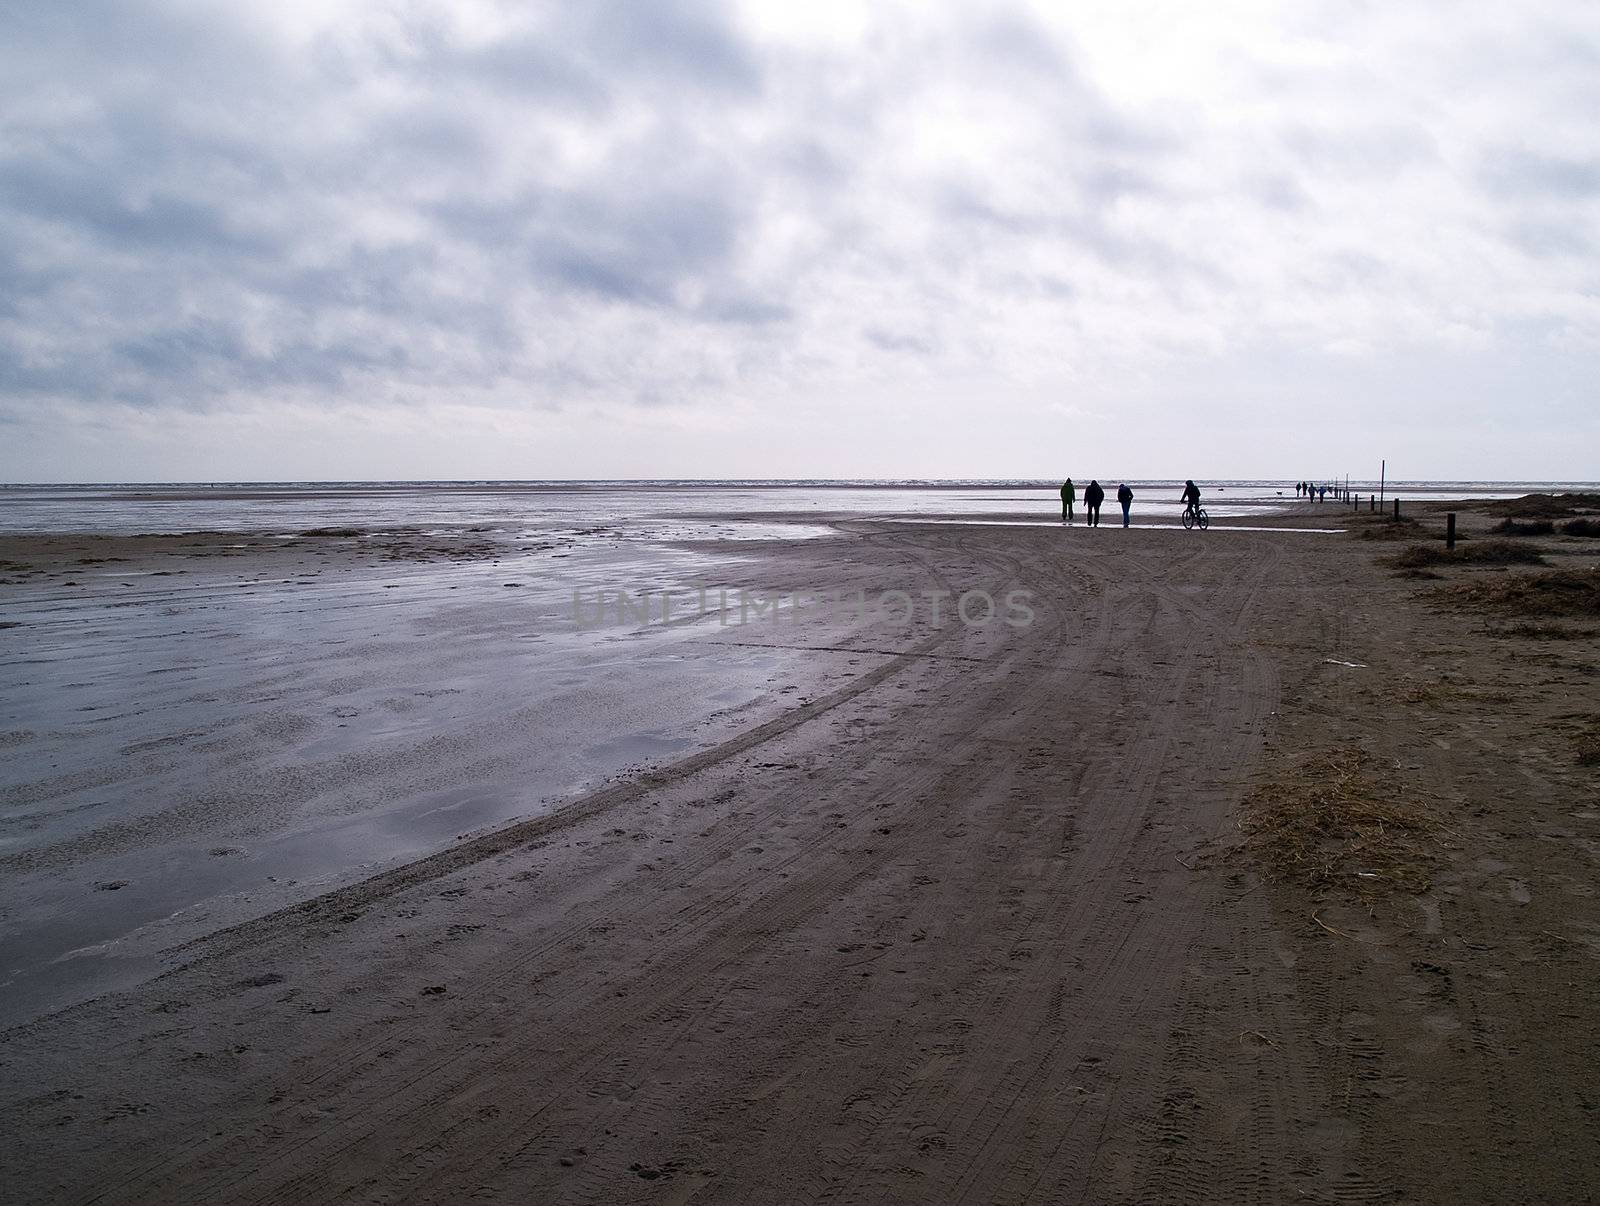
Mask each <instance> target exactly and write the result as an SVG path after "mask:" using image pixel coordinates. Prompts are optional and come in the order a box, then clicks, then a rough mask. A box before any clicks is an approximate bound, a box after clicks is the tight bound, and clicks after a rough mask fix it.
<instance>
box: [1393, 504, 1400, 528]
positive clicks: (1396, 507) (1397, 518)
mask: <svg viewBox="0 0 1600 1206" xmlns="http://www.w3.org/2000/svg"><path fill="white" fill-rule="evenodd" d="M1394 521H1395V522H1396V523H1399V522H1400V500H1399V499H1398V498H1397V499H1395V500H1394Z"/></svg>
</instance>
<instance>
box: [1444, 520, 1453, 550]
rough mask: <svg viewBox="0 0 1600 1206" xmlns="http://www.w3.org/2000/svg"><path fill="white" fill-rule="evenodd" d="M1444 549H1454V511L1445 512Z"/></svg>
mask: <svg viewBox="0 0 1600 1206" xmlns="http://www.w3.org/2000/svg"><path fill="white" fill-rule="evenodd" d="M1444 547H1445V548H1447V549H1453V548H1455V547H1456V513H1455V512H1454V511H1446V512H1445V516H1444Z"/></svg>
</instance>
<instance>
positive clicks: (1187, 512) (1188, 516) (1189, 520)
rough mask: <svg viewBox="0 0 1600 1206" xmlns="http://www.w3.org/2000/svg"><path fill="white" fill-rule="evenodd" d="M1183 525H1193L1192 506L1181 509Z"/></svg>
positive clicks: (1190, 526) (1186, 527)
mask: <svg viewBox="0 0 1600 1206" xmlns="http://www.w3.org/2000/svg"><path fill="white" fill-rule="evenodd" d="M1183 526H1184V528H1185V529H1188V528H1192V527H1194V508H1193V507H1185V508H1184V509H1183Z"/></svg>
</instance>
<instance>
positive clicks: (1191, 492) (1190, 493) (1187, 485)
mask: <svg viewBox="0 0 1600 1206" xmlns="http://www.w3.org/2000/svg"><path fill="white" fill-rule="evenodd" d="M1183 509H1184V510H1185V511H1198V510H1199V509H1200V487H1199V486H1197V485H1195V484H1194V478H1192V477H1191V478H1188V479H1187V480H1185V481H1184V483H1183Z"/></svg>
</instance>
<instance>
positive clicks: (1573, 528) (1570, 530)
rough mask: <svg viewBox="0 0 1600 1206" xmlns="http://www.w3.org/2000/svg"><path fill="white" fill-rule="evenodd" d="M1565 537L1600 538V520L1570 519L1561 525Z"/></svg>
mask: <svg viewBox="0 0 1600 1206" xmlns="http://www.w3.org/2000/svg"><path fill="white" fill-rule="evenodd" d="M1561 534H1562V535H1563V536H1600V519H1570V520H1568V521H1567V522H1566V523H1564V524H1562V525H1561Z"/></svg>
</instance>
